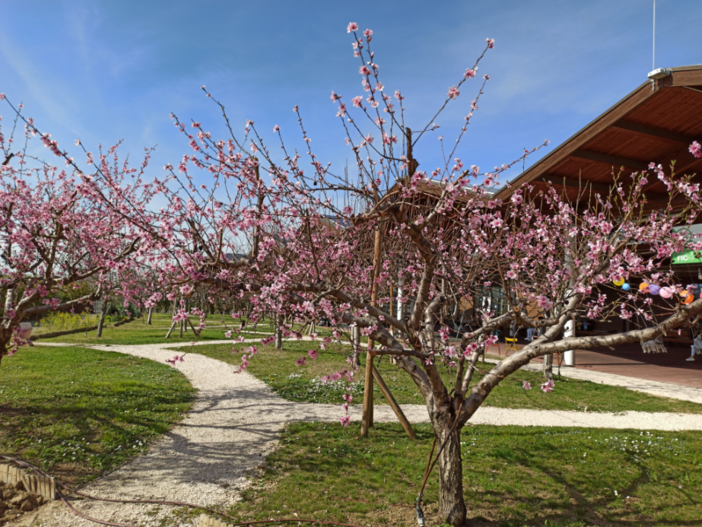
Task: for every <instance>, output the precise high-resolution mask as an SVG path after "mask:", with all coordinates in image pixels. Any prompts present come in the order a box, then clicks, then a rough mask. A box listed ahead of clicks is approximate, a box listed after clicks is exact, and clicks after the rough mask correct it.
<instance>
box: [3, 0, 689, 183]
mask: <svg viewBox="0 0 702 527" xmlns="http://www.w3.org/2000/svg"><path fill="white" fill-rule="evenodd" d="M657 10H658V17H657V26H658V31H657V53H656V55H657V60H656V62H657V64H656V65H657V67H670V66H680V65H687V64H696V63H702V31H700V30H699V28H700V27H702V2H700V1H699V0H658V2H657ZM350 21H354V22H358V24H359V25H360V27H361V29H365V28H371V29H373V31H374V40H373V46H374V49H375V52H376V62H377V63H378V64H379V65H380V68H381V69H380V71H381V76H382V78H383V80H384V83H385V86H386V91H389V93H392V92H394V90H395V89H398V88H399V89H400V90H401V91H402V92H403V94H404V95H405V96H406V97H407V100H406V101H405V106H406V108H407V122H408V124H409V125H410V126H411V127H412V128H414V129H417V128H420V127H421V126H423V125H425V124H426V123H427V121H428V120H429V119H430V118H431V115H432V113H433V111H434V110H435V109H436V108H437V107H438V106H440V105H441V103H442V102H443V100H444V97H445V96H446V92H447V89H448V88H449V87H450V86H451V85H453V84H456V83H457V82H458V81H459V80H460V78H461V75H462V73H463V72H464V71H465V69H466V68H467V67H468V66H470V65H472V64H473V61H474V59H475V57H476V56H477V55H478V54H479V53H480V52H481V51H482V49H483V47H484V45H485V39H486V38H487V37H491V38H494V39H495V40H496V45H495V49H494V50H491V52H490V53H488V55H487V57H486V59H485V60H484V62H483V63H482V65H481V68H480V73H481V74H483V73H487V74H489V75H490V76H491V78H492V80H491V81H490V82H489V83H488V86H487V89H486V93H485V95H484V97H483V99H482V102H481V104H480V109H479V111H478V112H477V113H476V115H475V117H474V119H473V122H472V124H471V126H470V129H469V132H468V134H467V137H466V138H465V140H464V142H462V147H461V148H460V150H459V154H460V157H461V158H462V159H463V160H464V162H466V163H467V164H476V165H479V166H480V167H481V168H483V169H490V168H492V167H493V166H495V165H501V164H502V163H506V162H509V161H511V160H512V159H514V158H516V157H518V156H519V155H520V153H521V151H522V149H523V148H524V147H533V146H537V145H538V144H540V143H541V142H542V141H543V140H544V139H549V140H550V141H551V142H552V146H555V145H557V144H559V143H560V142H561V141H563V140H564V139H566V138H568V137H569V136H570V135H572V134H573V133H574V132H576V131H577V130H579V129H580V128H581V127H582V126H584V125H586V124H587V123H588V122H589V121H590V120H592V119H593V118H595V117H596V116H597V115H599V114H600V113H602V112H603V111H604V110H606V109H607V108H608V107H609V106H611V105H612V104H614V103H616V102H617V101H618V100H619V99H621V98H622V97H624V96H625V95H626V94H627V93H629V92H630V91H632V90H633V89H635V88H636V87H637V86H638V85H639V84H641V83H642V82H644V81H645V80H646V74H647V73H648V72H649V71H650V70H651V43H652V42H651V41H652V35H651V33H652V0H616V1H612V0H607V1H572V0H568V1H564V0H521V1H512V0H491V1H483V2H475V1H472V0H463V1H434V2H428V1H424V2H419V1H407V0H405V1H402V2H391V1H375V2H364V1H358V2H353V3H350V2H349V3H336V2H328V1H327V2H322V1H319V2H294V1H263V0H259V1H257V2H235V1H228V2H225V1H219V2H215V1H206V0H198V1H197V2H193V1H173V0H171V1H168V2H165V1H164V2H156V1H144V0H141V1H139V2H137V1H131V0H119V1H117V2H106V1H104V2H99V1H73V2H60V1H56V2H44V1H34V0H25V1H7V0H6V1H4V2H3V16H2V17H0V92H2V93H5V94H6V95H7V96H8V97H9V98H10V99H11V100H12V101H13V102H15V103H17V102H20V101H22V102H23V103H24V104H25V109H26V113H27V115H30V116H32V117H34V118H35V121H36V124H37V125H38V126H39V127H40V128H41V129H42V130H44V131H48V132H49V133H51V134H52V137H53V138H55V139H58V140H59V143H60V144H61V145H62V146H64V147H68V148H69V149H73V141H74V140H75V139H76V138H80V139H81V140H82V141H83V143H84V144H86V145H87V146H88V148H89V149H90V150H93V151H96V150H97V145H98V144H102V145H104V146H107V145H111V144H114V143H115V142H117V141H119V140H124V146H123V148H122V153H123V154H124V153H129V154H130V155H131V156H132V158H133V159H135V160H136V159H139V158H140V157H141V155H142V154H141V152H142V149H143V148H144V147H151V146H157V150H156V153H155V155H154V164H153V165H152V168H153V169H154V173H159V174H160V169H161V167H162V166H163V164H165V163H166V162H171V163H174V164H175V163H176V162H177V161H178V159H179V158H180V157H181V156H182V154H183V153H186V152H188V147H187V144H186V142H185V141H184V140H183V137H182V135H180V134H178V133H177V132H176V130H175V128H174V127H173V125H172V124H171V121H170V119H169V114H170V113H171V112H174V113H176V114H177V115H178V116H179V117H180V118H181V119H182V120H185V121H189V120H190V119H195V120H198V121H201V122H202V123H203V126H204V127H206V128H207V129H209V130H211V131H212V132H213V134H214V135H215V136H223V135H224V130H223V126H222V125H223V123H222V119H221V118H220V117H219V113H218V110H217V108H216V107H215V106H214V105H213V104H212V101H210V100H208V99H207V98H206V97H204V95H203V93H202V91H201V90H200V86H202V85H203V84H204V85H206V86H207V88H208V89H209V90H210V91H211V92H212V93H213V94H214V95H215V96H216V97H217V98H218V99H220V100H221V101H222V102H223V103H224V104H225V105H226V107H227V111H228V113H229V116H230V119H231V120H232V122H233V123H234V125H235V126H236V127H237V130H236V131H237V132H238V133H239V132H240V131H241V130H242V129H243V127H244V122H245V120H246V119H252V120H254V121H255V124H256V126H257V128H258V130H259V131H260V132H263V133H264V134H267V136H268V138H269V139H270V140H271V141H270V144H271V145H275V143H274V142H273V139H274V137H273V134H272V128H273V125H274V124H279V125H280V126H281V129H282V131H283V134H284V136H285V138H286V142H288V143H289V145H290V146H298V147H301V145H302V141H301V140H300V135H299V133H298V129H297V124H296V121H295V116H294V114H293V112H292V107H293V106H294V105H296V104H298V105H299V106H300V109H301V111H302V114H303V118H304V119H305V126H306V129H307V130H308V132H309V134H310V137H311V138H312V141H313V142H312V145H313V146H314V148H315V151H316V153H317V154H318V155H319V157H320V160H322V161H323V162H325V163H326V162H331V163H332V166H333V167H336V168H337V169H338V170H341V167H343V165H344V164H345V161H346V159H347V158H348V159H349V161H350V162H351V156H350V152H349V150H348V147H347V146H346V145H345V144H344V141H343V138H344V135H343V130H342V128H341V125H340V123H339V120H338V118H336V117H335V113H336V108H335V106H334V105H332V103H331V101H330V99H329V95H330V93H331V90H335V91H336V92H338V93H341V94H343V95H344V97H345V98H344V100H345V101H347V102H350V99H351V98H352V97H353V96H355V95H361V94H362V93H364V92H363V91H362V88H361V86H360V76H359V75H358V73H357V72H358V62H357V59H354V57H353V56H352V48H351V42H352V40H351V37H350V35H348V34H347V33H346V25H347V24H348V22H350ZM477 88H478V83H477V82H475V80H473V81H471V82H470V83H467V84H465V85H464V88H463V89H462V90H461V97H459V99H458V100H457V101H455V104H453V105H452V106H450V107H449V110H448V113H446V114H445V115H444V116H442V117H441V118H440V119H438V121H437V122H438V123H439V124H441V125H442V128H441V133H442V134H443V135H444V137H445V138H446V139H447V140H448V141H449V142H450V141H452V140H453V138H455V133H456V132H457V130H458V127H459V126H460V123H461V122H462V117H463V116H464V115H465V114H466V113H467V111H468V106H469V104H470V101H471V99H472V98H473V96H474V94H475V92H476V90H477ZM0 114H2V115H4V116H5V121H4V122H5V123H6V124H7V118H8V108H7V107H6V106H5V105H0ZM437 135H438V134H434V135H433V136H429V137H428V138H427V139H426V140H425V141H424V142H423V143H422V144H421V145H420V147H419V149H418V150H417V152H416V156H417V158H418V159H419V160H420V162H421V168H424V169H427V170H430V169H432V168H433V167H435V166H437V163H438V162H439V157H438V154H439V149H438V141H437V140H436V137H437ZM547 151H548V150H546V152H547ZM544 153H545V152H544ZM75 154H76V156H77V155H78V151H75ZM44 157H46V158H48V157H49V156H48V155H44ZM536 159H537V157H534V158H532V159H530V160H529V161H528V162H527V166H528V165H529V164H531V163H532V162H533V161H535V160H536ZM520 169H521V167H520ZM519 171H520V170H516V169H515V170H512V171H511V172H510V173H508V176H509V177H514V176H515V175H517V174H518V172H519Z"/></svg>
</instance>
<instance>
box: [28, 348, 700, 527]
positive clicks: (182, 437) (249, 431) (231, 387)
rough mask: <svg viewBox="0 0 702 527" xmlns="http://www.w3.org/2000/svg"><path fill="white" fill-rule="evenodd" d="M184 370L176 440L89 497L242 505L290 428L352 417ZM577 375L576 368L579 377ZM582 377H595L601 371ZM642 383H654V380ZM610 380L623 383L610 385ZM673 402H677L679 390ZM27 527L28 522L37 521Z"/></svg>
mask: <svg viewBox="0 0 702 527" xmlns="http://www.w3.org/2000/svg"><path fill="white" fill-rule="evenodd" d="M220 342H221V343H231V340H227V341H209V342H203V344H208V345H209V344H217V343H220ZM94 347H95V348H96V349H102V350H105V351H115V352H120V353H127V354H130V355H135V356H139V357H144V358H147V359H152V360H155V361H158V362H161V363H163V362H164V361H165V360H166V359H167V358H171V357H173V355H174V352H173V351H172V350H170V349H168V348H169V347H171V348H172V347H174V344H173V343H166V344H154V345H141V346H117V345H113V346H109V347H107V346H94ZM177 367H178V369H179V370H181V371H182V372H183V373H184V374H185V375H186V377H187V378H188V379H189V380H190V382H191V383H192V385H193V386H194V387H195V388H197V390H198V395H197V398H196V400H195V403H194V405H193V409H192V411H191V412H190V413H189V414H188V415H187V416H186V417H185V418H184V420H183V421H182V422H181V423H180V424H179V425H178V426H176V427H175V428H174V429H173V430H172V431H171V432H170V433H168V434H166V435H165V436H163V437H162V438H161V439H159V440H158V441H156V442H155V443H154V444H153V445H152V446H151V448H150V449H149V452H148V453H147V454H146V455H144V456H140V457H138V458H136V459H134V460H133V461H131V462H130V463H128V464H126V465H125V466H123V467H122V468H120V469H118V470H116V471H115V472H112V473H111V474H108V475H107V476H105V477H103V478H101V479H100V480H97V481H95V482H93V483H91V484H89V485H88V486H87V487H86V488H85V489H84V491H85V492H87V493H89V494H94V495H97V496H103V497H109V498H116V497H123V498H137V499H139V498H149V499H166V500H172V501H185V502H191V503H198V504H202V505H212V506H219V505H227V504H231V503H233V502H235V501H236V500H237V497H238V492H237V489H241V488H242V487H243V486H245V485H246V481H247V480H246V473H247V471H248V470H250V469H252V468H254V467H256V466H257V465H259V464H260V463H261V461H262V460H263V459H264V458H265V456H266V455H267V454H268V453H269V452H271V450H272V449H273V448H274V447H275V446H276V443H277V439H278V436H279V434H280V432H281V430H282V429H283V426H284V425H285V424H286V423H288V422H291V421H337V420H338V419H339V417H341V415H342V410H341V407H340V405H331V404H301V403H293V402H289V401H286V400H284V399H282V398H280V397H279V396H277V395H276V394H275V393H273V391H272V390H271V389H270V388H269V387H268V386H267V385H266V384H264V383H263V382H261V381H259V380H258V379H256V378H255V377H253V376H252V375H250V374H248V373H235V368H234V367H233V366H231V365H229V364H225V363H222V362H220V361H218V360H215V359H212V358H209V357H206V356H204V355H198V354H186V357H185V362H182V363H178V366H177ZM568 373H572V371H571V370H569V371H568ZM582 373H585V374H588V375H592V374H594V373H596V372H582ZM597 375H599V376H605V375H606V376H608V377H619V376H616V375H609V374H597ZM621 379H622V378H620V379H617V382H624V381H622V380H621ZM624 379H627V378H624ZM589 380H594V379H589ZM597 382H599V381H597ZM642 382H643V383H648V384H650V381H642ZM610 383H611V384H614V383H613V382H608V383H607V384H610ZM657 384H662V383H657ZM619 385H621V384H619ZM653 388H655V389H659V387H653ZM634 389H636V388H634ZM647 389H651V388H650V387H649V388H647ZM690 390H694V389H693V388H690ZM640 391H646V390H644V389H641V390H640ZM697 391H699V392H702V390H697ZM656 395H659V394H658V393H656ZM687 395H689V396H690V397H693V396H694V397H695V398H696V397H699V400H696V401H695V402H702V394H692V395H690V394H687ZM666 396H668V397H675V396H676V395H675V393H670V394H666ZM686 400H692V399H686ZM403 410H404V411H405V414H406V415H407V417H408V419H409V420H410V421H411V422H414V423H418V422H426V421H428V416H427V411H426V408H425V407H424V406H422V405H404V406H403ZM350 414H351V419H352V420H355V421H358V420H360V418H361V408H360V407H358V406H357V407H353V408H351V409H350ZM375 420H376V421H377V422H388V421H389V422H393V421H396V418H395V415H394V414H393V413H392V411H391V410H390V408H389V407H388V406H385V405H383V406H377V407H376V409H375ZM471 422H472V423H474V424H493V425H520V426H578V427H598V428H634V429H649V430H702V419H701V418H700V416H699V415H683V414H665V413H655V414H654V413H644V412H624V413H621V414H612V413H584V412H566V411H542V410H519V409H518V410H511V409H502V408H490V407H483V408H481V409H480V410H478V412H477V413H476V414H475V416H474V418H473V419H472V420H471ZM74 503H75V506H76V508H79V509H80V510H81V511H83V512H85V513H86V514H89V515H91V516H95V517H98V518H101V519H104V520H109V521H115V522H125V523H132V524H139V525H145V526H146V525H148V526H151V525H153V526H157V525H159V523H160V521H161V519H163V518H165V517H166V516H168V514H169V510H168V508H167V507H164V508H159V507H157V506H152V505H122V504H109V503H103V502H96V501H79V502H74ZM22 524H23V525H26V524H27V522H26V521H25V522H23V523H22ZM32 525H44V526H47V527H68V526H76V527H83V526H91V527H92V526H95V525H97V524H95V523H93V522H90V521H87V520H82V519H80V518H78V517H76V516H74V515H73V514H71V513H70V512H68V511H67V510H66V509H65V508H64V507H63V506H62V505H61V504H60V503H58V502H56V503H54V504H52V505H50V506H48V507H44V508H43V509H42V510H41V511H40V514H39V516H38V517H37V518H36V519H35V520H34V521H33V523H32ZM182 525H190V524H189V523H183V524H182Z"/></svg>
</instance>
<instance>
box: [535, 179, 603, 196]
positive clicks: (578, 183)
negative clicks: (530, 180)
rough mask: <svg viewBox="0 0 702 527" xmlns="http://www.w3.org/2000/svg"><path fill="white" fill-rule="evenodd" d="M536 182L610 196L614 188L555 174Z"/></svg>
mask: <svg viewBox="0 0 702 527" xmlns="http://www.w3.org/2000/svg"><path fill="white" fill-rule="evenodd" d="M536 181H537V182H543V183H548V182H551V183H553V184H554V185H559V186H561V187H565V188H573V189H579V190H583V191H584V190H586V189H587V188H591V189H592V190H594V191H595V192H599V193H600V194H609V191H610V189H611V188H612V187H611V185H606V184H604V183H593V182H591V181H587V180H577V179H573V178H567V177H563V176H557V175H555V174H547V175H545V176H542V177H540V178H539V179H537V180H536Z"/></svg>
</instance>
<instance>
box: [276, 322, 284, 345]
mask: <svg viewBox="0 0 702 527" xmlns="http://www.w3.org/2000/svg"><path fill="white" fill-rule="evenodd" d="M275 349H278V350H282V349H283V317H282V316H280V315H278V316H276V318H275Z"/></svg>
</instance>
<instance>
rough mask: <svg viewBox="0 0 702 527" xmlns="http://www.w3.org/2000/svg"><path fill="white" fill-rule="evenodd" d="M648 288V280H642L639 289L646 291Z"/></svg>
mask: <svg viewBox="0 0 702 527" xmlns="http://www.w3.org/2000/svg"><path fill="white" fill-rule="evenodd" d="M646 289H648V284H647V283H646V282H641V283H640V284H639V291H642V292H644V293H645V292H646Z"/></svg>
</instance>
